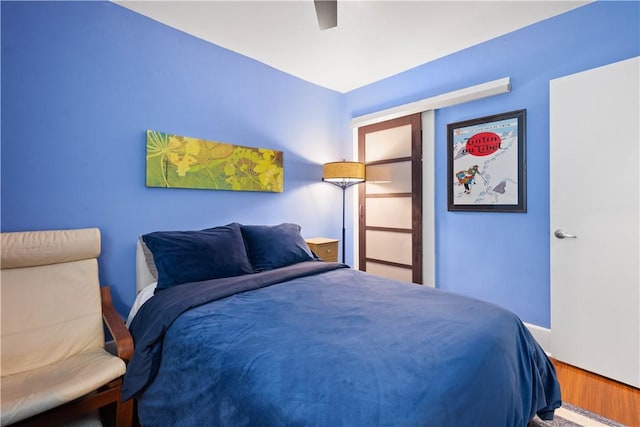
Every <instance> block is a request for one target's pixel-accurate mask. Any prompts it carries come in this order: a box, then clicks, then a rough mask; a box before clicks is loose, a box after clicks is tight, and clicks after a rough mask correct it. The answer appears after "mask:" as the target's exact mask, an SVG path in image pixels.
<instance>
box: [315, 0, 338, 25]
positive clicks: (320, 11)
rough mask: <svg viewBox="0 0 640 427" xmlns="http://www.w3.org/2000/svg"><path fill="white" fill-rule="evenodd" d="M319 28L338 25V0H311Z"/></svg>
mask: <svg viewBox="0 0 640 427" xmlns="http://www.w3.org/2000/svg"><path fill="white" fill-rule="evenodd" d="M313 3H314V4H315V6H316V15H317V17H318V26H319V27H320V29H321V30H326V29H328V28H333V27H337V26H338V0H313Z"/></svg>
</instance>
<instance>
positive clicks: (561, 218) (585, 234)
mask: <svg viewBox="0 0 640 427" xmlns="http://www.w3.org/2000/svg"><path fill="white" fill-rule="evenodd" d="M550 90H551V93H550V132H551V135H550V136H551V139H550V162H551V164H550V180H551V200H550V202H551V206H550V208H551V217H550V227H551V230H550V231H551V241H550V244H551V247H550V250H551V345H552V348H551V352H552V355H553V357H555V358H556V359H558V360H561V361H563V362H566V363H569V364H571V365H574V366H578V367H580V368H583V369H586V370H588V371H591V372H595V373H598V374H600V375H603V376H606V377H609V378H612V379H614V380H618V381H621V382H623V383H626V384H630V385H632V386H635V387H640V267H639V265H640V226H639V223H640V212H639V211H640V209H639V206H640V202H639V200H640V150H639V146H640V59H639V58H633V59H630V60H627V61H622V62H618V63H614V64H610V65H607V66H604V67H600V68H596V69H593V70H588V71H585V72H581V73H578V74H573V75H570V76H566V77H563V78H559V79H556V80H552V81H551V84H550Z"/></svg>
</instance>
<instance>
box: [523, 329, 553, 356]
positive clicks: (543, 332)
mask: <svg viewBox="0 0 640 427" xmlns="http://www.w3.org/2000/svg"><path fill="white" fill-rule="evenodd" d="M524 325H525V326H526V327H527V329H529V332H531V335H533V337H534V338H535V339H536V341H538V344H540V347H542V349H543V350H544V351H545V353H547V355H548V356H551V329H547V328H543V327H541V326H537V325H532V324H531V323H525V324H524Z"/></svg>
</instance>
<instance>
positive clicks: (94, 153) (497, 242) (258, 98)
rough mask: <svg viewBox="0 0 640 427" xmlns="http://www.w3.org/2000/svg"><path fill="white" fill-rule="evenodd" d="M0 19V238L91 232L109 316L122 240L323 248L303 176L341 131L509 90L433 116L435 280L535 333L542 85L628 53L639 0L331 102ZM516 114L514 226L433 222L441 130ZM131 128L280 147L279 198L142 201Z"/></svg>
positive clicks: (15, 15)
mask: <svg viewBox="0 0 640 427" xmlns="http://www.w3.org/2000/svg"><path fill="white" fill-rule="evenodd" d="M0 4H1V13H2V18H1V19H2V64H1V66H2V69H1V72H2V74H1V76H2V86H1V90H2V105H1V110H2V118H1V130H2V153H1V155H2V158H1V162H2V163H1V166H2V170H1V178H2V192H1V203H2V205H1V221H2V224H1V228H2V230H3V231H14V230H27V229H51V228H72V227H85V226H86V227H92V226H97V227H99V228H100V229H101V230H102V233H103V255H102V256H101V259H100V262H101V280H102V282H103V283H105V284H110V285H112V286H113V287H114V293H115V299H116V303H117V306H118V309H119V310H120V311H121V313H123V314H126V312H127V311H128V307H129V305H130V304H131V303H132V302H133V298H134V280H135V279H134V278H135V264H134V258H135V239H136V236H137V235H139V234H141V233H145V232H149V231H154V230H166V229H193V228H201V227H208V226H212V225H219V224H223V223H227V222H231V221H238V222H243V223H260V224H269V223H279V222H284V221H290V222H297V223H299V224H301V225H302V227H303V232H304V234H305V235H306V236H308V237H311V236H327V237H336V238H338V237H339V234H340V227H341V225H340V221H341V217H340V204H341V199H340V193H339V190H338V189H336V188H335V187H333V186H329V185H326V184H322V183H321V182H319V179H320V176H321V175H322V170H321V169H322V167H321V164H322V163H324V162H326V161H332V160H336V159H341V158H343V157H344V158H350V153H351V148H350V142H351V131H350V129H349V127H348V121H349V120H350V118H352V117H356V116H359V115H363V114H367V113H371V112H374V111H378V110H381V109H384V108H388V107H392V106H396V105H400V104H404V103H408V102H412V101H416V100H419V99H423V98H426V97H429V96H433V95H438V94H441V93H445V92H448V91H452V90H457V89H460V88H463V87H467V86H470V85H474V84H478V83H483V82H486V81H490V80H494V79H497V78H502V77H506V76H509V77H511V79H512V84H513V90H512V92H511V93H509V94H506V95H500V96H497V97H493V98H489V99H486V100H480V101H475V102H472V103H469V104H466V105H460V106H456V107H450V108H446V109H442V110H439V111H437V113H436V125H437V134H436V151H435V161H436V170H435V175H436V182H435V185H436V200H435V208H436V245H437V247H436V251H437V265H436V280H437V284H438V286H439V287H441V288H443V289H448V290H451V291H454V292H459V293H464V294H468V295H472V296H477V297H480V298H483V299H486V300H489V301H494V302H496V303H498V304H501V305H503V306H505V307H507V308H510V309H512V310H514V311H515V312H516V313H517V314H518V315H519V316H520V317H521V318H522V319H523V320H525V321H527V322H531V323H534V324H538V325H541V326H546V327H548V326H549V249H548V247H549V218H548V217H549V159H548V155H549V107H548V98H549V80H551V79H553V78H556V77H559V76H563V75H567V74H571V73H575V72H578V71H582V70H586V69H589V68H593V67H596V66H600V65H604V64H607V63H611V62H615V61H618V60H622V59H627V58H630V57H633V56H637V55H639V54H640V28H639V22H640V7H639V3H638V2H597V3H593V4H590V5H587V6H584V7H581V8H579V9H576V10H574V11H571V12H568V13H566V14H564V15H561V16H558V17H555V18H553V19H550V20H547V21H544V22H541V23H538V24H535V25H533V26H530V27H527V28H525V29H523V30H520V31H516V32H514V33H511V34H508V35H505V36H503V37H500V38H497V39H494V40H491V41H489V42H486V43H483V44H481V45H478V46H475V47H472V48H469V49H466V50H464V51H461V52H458V53H456V54H453V55H450V56H447V57H445V58H442V59H439V60H437V61H433V62H430V63H428V64H425V65H423V66H420V67H417V68H415V69H412V70H410V71H407V72H404V73H401V74H398V75H396V76H393V77H391V78H388V79H385V80H382V81H380V82H377V83H374V84H372V85H369V86H366V87H364V88H361V89H358V90H355V91H352V92H350V93H347V94H344V95H341V94H338V93H336V92H333V91H330V90H327V89H323V88H320V87H318V86H315V85H312V84H309V83H306V82H304V81H301V80H299V79H297V78H294V77H292V76H289V75H287V74H284V73H281V72H279V71H277V70H274V69H272V68H270V67H268V66H266V65H263V64H260V63H258V62H256V61H253V60H251V59H248V58H246V57H243V56H240V55H237V54H235V53H232V52H230V51H228V50H225V49H222V48H220V47H217V46H215V45H212V44H209V43H206V42H203V41H201V40H199V39H196V38H194V37H191V36H188V35H186V34H184V33H181V32H179V31H176V30H173V29H171V28H168V27H166V26H164V25H162V24H159V23H157V22H154V21H152V20H149V19H147V18H145V17H142V16H140V15H137V14H135V13H133V12H130V11H128V10H127V9H124V8H121V7H120V6H117V5H115V4H112V3H109V2H40V3H36V2H15V3H14V2H6V1H3V2H1V3H0ZM434 42H436V43H437V41H434ZM519 108H526V109H527V160H528V212H527V213H526V214H503V213H459V212H456V213H452V212H447V208H446V183H447V180H446V124H447V123H451V122H455V121H460V120H465V119H470V118H475V117H480V116H484V115H489V114H495V113H500V112H505V111H511V110H515V109H519ZM146 129H155V130H160V131H166V132H170V133H175V134H181V135H186V136H193V137H200V138H205V139H212V140H219V141H224V142H229V143H234V144H239V145H248V146H257V147H267V148H274V149H278V150H282V151H284V153H285V192H284V193H280V194H274V193H244V192H225V191H206V190H182V189H157V188H146V187H145V184H144V174H145V135H144V132H145V130H146ZM336 214H337V215H336ZM350 226H351V224H350V223H348V227H349V228H350ZM347 240H348V241H347V244H348V248H347V253H348V254H349V253H350V249H349V248H350V247H351V242H349V239H347ZM347 262H348V263H349V262H351V257H347Z"/></svg>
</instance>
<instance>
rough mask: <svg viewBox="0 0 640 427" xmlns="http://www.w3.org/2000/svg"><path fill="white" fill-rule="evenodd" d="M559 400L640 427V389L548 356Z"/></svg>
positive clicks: (633, 426) (632, 426)
mask: <svg viewBox="0 0 640 427" xmlns="http://www.w3.org/2000/svg"><path fill="white" fill-rule="evenodd" d="M551 360H552V362H553V364H554V366H555V367H556V373H557V375H558V381H559V382H560V387H561V389H562V400H563V401H564V402H567V403H570V404H572V405H575V406H578V407H580V408H584V409H586V410H588V411H591V412H595V413H597V414H600V415H602V416H604V417H607V418H609V419H611V420H614V421H617V422H619V423H623V424H625V425H627V426H631V427H640V389H637V388H634V387H631V386H628V385H626V384H622V383H619V382H617V381H613V380H610V379H608V378H605V377H602V376H600V375H596V374H593V373H591V372H587V371H585V370H582V369H579V368H576V367H574V366H571V365H567V364H566V363H562V362H560V361H557V360H554V359H551Z"/></svg>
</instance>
